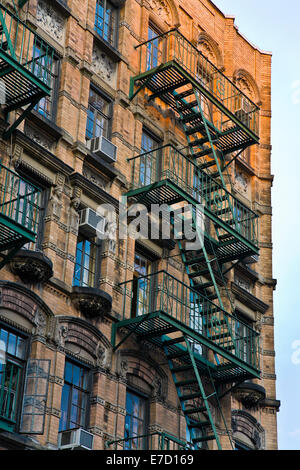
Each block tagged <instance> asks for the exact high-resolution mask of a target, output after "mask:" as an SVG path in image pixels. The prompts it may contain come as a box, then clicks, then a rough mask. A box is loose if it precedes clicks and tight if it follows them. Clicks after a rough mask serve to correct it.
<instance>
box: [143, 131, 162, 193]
mask: <svg viewBox="0 0 300 470" xmlns="http://www.w3.org/2000/svg"><path fill="white" fill-rule="evenodd" d="M158 145H159V144H158V141H157V140H155V139H154V138H153V137H152V136H151V135H150V134H148V133H147V132H146V131H143V133H142V145H141V153H142V154H143V153H147V152H152V151H153V150H155V149H157V148H158ZM153 153H154V158H153ZM153 153H150V154H149V153H148V154H147V155H144V156H142V157H141V158H140V186H147V185H148V184H151V183H154V182H155V177H156V176H157V175H158V168H156V166H157V164H158V161H159V159H158V158H157V152H153Z"/></svg>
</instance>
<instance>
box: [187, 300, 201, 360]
mask: <svg viewBox="0 0 300 470" xmlns="http://www.w3.org/2000/svg"><path fill="white" fill-rule="evenodd" d="M201 311H202V305H201V303H200V298H199V297H198V295H197V294H196V293H195V292H191V294H190V325H189V326H190V328H192V330H194V331H195V332H196V333H199V334H203V318H202V314H201ZM189 341H190V344H191V348H192V351H193V352H195V353H198V354H202V346H201V344H199V343H198V342H196V341H195V340H189Z"/></svg>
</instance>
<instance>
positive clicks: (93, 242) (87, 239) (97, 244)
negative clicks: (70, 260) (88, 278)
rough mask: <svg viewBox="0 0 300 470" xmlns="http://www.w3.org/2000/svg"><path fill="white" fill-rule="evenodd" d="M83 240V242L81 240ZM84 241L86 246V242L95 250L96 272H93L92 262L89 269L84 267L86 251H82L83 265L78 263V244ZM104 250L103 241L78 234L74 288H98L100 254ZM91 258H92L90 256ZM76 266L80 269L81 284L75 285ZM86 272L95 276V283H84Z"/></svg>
mask: <svg viewBox="0 0 300 470" xmlns="http://www.w3.org/2000/svg"><path fill="white" fill-rule="evenodd" d="M79 239H81V240H79ZM81 241H83V242H84V245H85V243H86V242H89V243H90V244H91V245H92V246H93V247H94V250H95V252H94V253H95V254H94V272H92V271H91V269H90V261H89V268H88V269H86V268H85V266H84V257H85V256H86V254H85V251H84V250H82V253H81V263H80V264H79V263H77V250H78V244H79V243H80V242H81ZM101 249H102V243H101V241H98V238H97V237H96V236H95V237H87V236H85V235H84V234H82V233H80V231H79V234H78V237H77V243H76V252H75V263H74V273H73V280H72V286H73V287H90V288H96V287H97V286H98V281H99V279H100V273H101V258H100V253H101ZM89 258H90V256H89ZM76 266H79V267H80V282H79V284H75V273H76ZM84 271H88V273H90V272H92V276H93V282H91V284H90V283H88V284H86V283H83V273H84Z"/></svg>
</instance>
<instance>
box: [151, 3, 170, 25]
mask: <svg viewBox="0 0 300 470" xmlns="http://www.w3.org/2000/svg"><path fill="white" fill-rule="evenodd" d="M148 4H149V7H150V10H151V11H153V12H155V14H156V15H157V16H159V18H160V20H161V21H165V22H166V23H167V24H169V25H171V23H172V16H171V13H170V11H169V10H170V9H169V6H168V5H167V3H166V2H164V1H163V0H148Z"/></svg>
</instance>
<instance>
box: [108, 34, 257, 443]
mask: <svg viewBox="0 0 300 470" xmlns="http://www.w3.org/2000/svg"><path fill="white" fill-rule="evenodd" d="M137 49H139V51H140V74H139V75H138V76H135V77H133V78H132V79H131V88H130V99H133V98H134V97H135V96H136V95H137V94H138V93H141V92H142V90H143V92H144V96H145V97H147V98H148V100H149V101H150V102H151V101H153V100H159V102H161V103H162V105H163V104H164V105H167V106H168V107H170V108H172V110H173V111H174V112H175V114H176V115H177V117H178V119H179V121H180V123H181V125H182V129H183V130H184V133H185V135H186V139H187V146H186V148H185V150H186V149H188V151H184V150H182V151H181V150H178V149H177V148H175V147H173V146H172V145H166V146H164V147H161V148H159V149H155V150H153V151H151V152H148V153H144V154H142V155H138V156H136V157H133V158H131V159H129V161H130V162H131V165H132V186H131V189H130V191H129V192H128V193H127V194H126V196H127V198H129V199H130V200H132V201H133V202H137V203H142V204H144V205H145V206H147V207H150V206H151V204H165V205H167V207H168V208H169V212H170V219H171V221H172V224H173V235H174V238H175V239H177V242H178V246H179V250H180V255H181V259H182V262H183V263H184V265H185V269H186V273H187V275H188V278H189V283H188V284H185V283H183V282H181V281H179V280H178V279H175V278H174V277H173V276H172V275H171V274H169V273H167V272H165V271H161V272H158V273H155V274H151V275H149V276H145V277H141V278H139V279H133V280H130V281H127V282H125V283H124V284H123V285H122V287H123V289H124V302H123V305H124V310H123V318H122V320H121V321H120V322H118V323H117V324H115V326H114V328H113V335H112V342H113V345H114V347H115V349H117V348H118V347H119V346H120V344H122V343H123V342H124V341H126V339H127V338H128V337H129V336H130V335H131V334H132V333H134V334H135V335H136V336H137V337H138V339H139V340H140V341H148V342H150V343H152V344H154V345H155V346H157V347H159V348H161V349H162V350H163V351H164V353H165V357H166V361H167V362H168V364H169V368H170V371H171V373H172V376H173V379H174V384H175V387H176V390H177V392H178V397H179V401H180V403H181V406H182V411H183V413H184V415H185V418H186V422H187V428H188V431H189V434H190V438H191V442H192V444H193V447H194V448H195V449H201V448H207V446H208V441H210V440H211V441H215V442H216V445H217V448H218V449H221V442H220V438H219V432H218V429H217V426H216V419H215V416H214V411H213V410H219V415H220V416H221V417H222V418H223V424H224V428H225V430H226V431H227V434H228V437H229V439H230V433H229V432H228V429H227V425H226V421H225V419H224V416H223V413H222V408H221V403H220V400H221V398H222V396H224V394H225V393H226V391H227V392H228V390H230V387H232V386H235V385H236V384H238V383H241V382H243V381H245V380H247V379H253V378H259V376H260V371H259V368H260V367H259V335H258V333H257V332H256V331H255V330H253V329H252V328H250V327H249V326H248V325H247V324H244V323H243V322H242V321H241V320H240V319H239V318H238V317H237V316H236V315H235V312H234V305H233V302H232V299H231V295H230V291H229V289H228V288H227V282H226V273H227V272H228V271H229V270H230V269H231V268H232V266H234V265H235V264H236V263H238V262H239V261H241V260H244V259H245V258H247V257H255V256H257V255H258V253H259V249H258V234H257V231H258V216H257V215H256V214H255V213H254V212H253V211H252V210H251V209H250V208H249V207H247V206H246V205H244V204H243V203H241V202H240V201H239V200H238V199H237V198H236V197H235V196H234V195H233V194H232V193H231V192H230V186H231V185H230V171H229V170H230V164H231V163H232V162H233V161H234V159H235V158H236V157H237V156H238V155H240V154H241V152H243V151H244V150H245V149H246V148H247V147H249V146H251V145H253V144H257V143H258V142H259V136H258V127H259V126H258V115H259V108H258V107H257V106H256V105H255V104H254V103H253V102H252V101H251V100H250V99H249V98H248V97H247V96H246V95H244V94H243V93H242V91H241V90H239V88H238V87H237V86H236V85H235V84H234V83H233V82H232V81H230V80H229V79H228V78H227V77H226V76H225V75H224V74H223V73H222V72H221V71H220V70H218V69H217V68H216V67H215V66H214V65H213V64H212V63H211V62H210V61H209V60H208V59H207V58H205V56H203V55H202V54H201V53H200V52H199V51H198V50H197V49H196V48H195V47H194V46H193V45H192V44H191V43H190V42H189V41H188V40H187V39H186V38H185V37H184V36H182V34H181V33H179V32H178V31H177V30H171V31H169V32H168V33H165V34H163V35H160V36H157V37H156V38H153V39H151V40H149V41H147V42H145V43H143V44H141V45H139V46H138V47H137ZM178 204H179V206H180V207H181V209H182V207H186V211H185V212H184V216H183V217H181V222H182V225H181V226H184V224H185V223H186V224H189V226H190V227H192V229H193V231H194V233H196V240H197V243H198V244H197V245H192V244H191V243H190V241H189V240H188V239H187V238H184V235H185V233H186V232H185V231H184V230H183V229H182V228H180V224H179V223H178V216H176V211H175V210H174V207H176V205H177V207H178ZM229 262H230V263H231V264H230V267H229V268H228V265H227V267H226V263H229ZM120 328H126V329H127V331H128V333H127V334H126V335H125V336H124V337H123V339H122V340H121V341H120V342H119V344H117V342H116V335H117V332H118V330H119V329H120ZM224 390H225V392H224ZM230 440H231V439H230ZM124 442H125V444H124V443H123V444H124V445H125V447H126V440H125V441H124ZM118 445H120V441H118Z"/></svg>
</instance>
